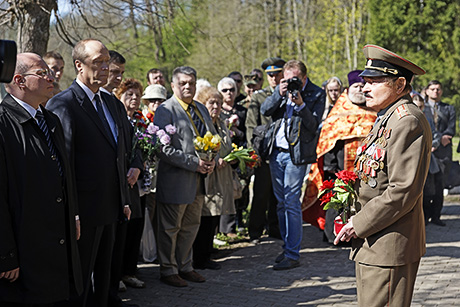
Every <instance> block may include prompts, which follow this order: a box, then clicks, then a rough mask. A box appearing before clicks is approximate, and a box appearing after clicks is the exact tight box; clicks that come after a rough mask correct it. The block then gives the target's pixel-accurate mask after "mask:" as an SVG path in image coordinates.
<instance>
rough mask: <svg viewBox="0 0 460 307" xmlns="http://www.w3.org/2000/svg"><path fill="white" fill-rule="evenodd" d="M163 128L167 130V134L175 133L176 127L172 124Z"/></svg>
mask: <svg viewBox="0 0 460 307" xmlns="http://www.w3.org/2000/svg"><path fill="white" fill-rule="evenodd" d="M165 130H166V132H168V133H169V134H174V133H176V131H177V130H176V127H174V126H173V125H166V127H165Z"/></svg>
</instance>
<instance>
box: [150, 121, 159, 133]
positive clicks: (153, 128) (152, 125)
mask: <svg viewBox="0 0 460 307" xmlns="http://www.w3.org/2000/svg"><path fill="white" fill-rule="evenodd" d="M158 130H160V128H159V127H158V126H155V125H154V124H152V123H150V124H149V125H148V127H147V132H148V133H149V134H155V133H157V132H158Z"/></svg>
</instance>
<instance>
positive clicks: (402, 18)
mask: <svg viewBox="0 0 460 307" xmlns="http://www.w3.org/2000/svg"><path fill="white" fill-rule="evenodd" d="M459 12H460V1H458V0H446V1H437V0H398V1H395V0H285V1H282V0H266V1H262V0H224V1H221V0H59V1H58V0H0V27H1V28H0V30H1V32H2V35H3V37H2V38H3V39H13V40H16V42H17V43H18V49H19V51H32V52H36V53H39V54H43V53H45V52H46V51H49V50H56V51H58V52H60V53H61V54H62V55H63V56H64V59H65V62H66V66H65V72H64V77H63V79H62V80H61V88H62V89H65V88H66V87H67V86H68V85H70V83H71V82H72V80H73V79H74V77H75V72H74V70H73V65H72V59H71V50H72V47H73V45H74V44H75V43H76V42H77V41H79V40H81V39H84V38H88V37H94V38H98V39H100V40H101V41H102V42H103V43H104V44H106V46H107V47H108V48H109V49H113V50H116V51H118V52H120V53H121V54H123V55H124V57H125V58H126V59H127V63H126V73H125V77H133V78H137V79H139V80H141V81H142V83H143V84H144V85H146V83H147V82H146V73H147V71H148V70H149V69H150V68H153V67H156V68H159V69H161V70H162V71H164V73H165V74H166V77H167V78H168V80H169V79H170V74H171V72H172V70H173V69H174V68H175V67H177V66H180V65H190V66H192V67H194V68H196V69H197V71H198V77H199V78H206V79H208V80H209V81H210V82H211V83H212V84H213V85H216V84H217V82H218V81H219V80H220V79H221V78H222V77H224V76H226V75H227V74H228V73H229V72H231V71H235V70H237V71H240V72H242V74H243V75H244V74H247V73H248V72H249V71H250V70H252V69H253V68H260V64H261V62H262V61H263V60H264V59H265V58H267V57H272V56H279V57H282V58H284V59H285V60H289V59H299V60H302V61H303V62H305V63H306V65H307V67H308V70H309V72H308V74H309V77H310V79H311V80H312V81H313V82H314V83H316V84H317V85H321V84H322V83H323V82H324V81H325V80H327V79H328V78H330V77H332V76H338V77H339V78H340V79H341V80H342V81H344V83H345V85H346V83H347V78H346V76H347V74H348V72H349V71H351V70H354V69H363V67H364V65H365V58H364V56H363V54H362V47H363V46H364V45H366V44H377V45H380V46H383V47H385V48H387V49H390V50H392V51H394V52H396V53H398V54H400V55H402V56H404V57H407V58H408V59H410V60H412V61H413V62H415V63H417V64H418V65H419V66H421V67H422V68H424V69H425V70H426V72H427V73H426V75H423V76H420V77H417V78H416V79H415V80H414V82H413V87H414V89H415V90H417V91H421V90H422V89H423V87H424V86H426V84H427V83H428V82H429V81H430V80H433V79H436V80H439V81H441V82H442V84H443V88H444V95H443V101H444V102H447V103H450V104H453V105H454V106H455V107H456V110H457V114H460V92H459V90H460V14H459Z"/></svg>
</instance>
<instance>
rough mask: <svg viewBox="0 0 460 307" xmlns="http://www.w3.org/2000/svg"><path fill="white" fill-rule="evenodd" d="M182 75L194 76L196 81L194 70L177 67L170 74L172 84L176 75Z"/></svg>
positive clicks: (187, 67) (188, 67)
mask: <svg viewBox="0 0 460 307" xmlns="http://www.w3.org/2000/svg"><path fill="white" fill-rule="evenodd" d="M178 74H184V75H188V76H194V77H195V80H196V70H195V69H194V68H192V67H190V66H179V67H176V68H175V69H174V70H173V73H172V82H176V79H177V75H178Z"/></svg>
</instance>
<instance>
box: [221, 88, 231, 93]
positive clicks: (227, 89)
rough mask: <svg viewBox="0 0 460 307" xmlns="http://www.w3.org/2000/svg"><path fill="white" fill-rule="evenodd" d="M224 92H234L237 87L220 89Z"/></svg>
mask: <svg viewBox="0 0 460 307" xmlns="http://www.w3.org/2000/svg"><path fill="white" fill-rule="evenodd" d="M220 91H221V92H222V93H227V92H232V93H233V92H234V91H235V89H234V88H233V87H232V88H223V89H221V90H220Z"/></svg>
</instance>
